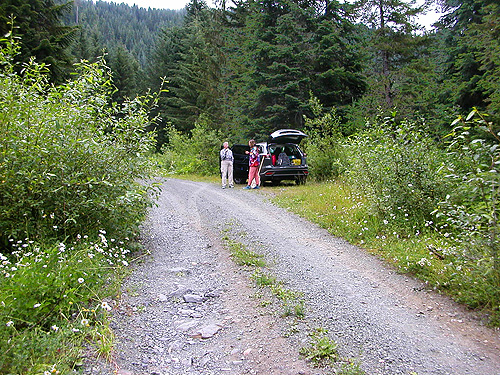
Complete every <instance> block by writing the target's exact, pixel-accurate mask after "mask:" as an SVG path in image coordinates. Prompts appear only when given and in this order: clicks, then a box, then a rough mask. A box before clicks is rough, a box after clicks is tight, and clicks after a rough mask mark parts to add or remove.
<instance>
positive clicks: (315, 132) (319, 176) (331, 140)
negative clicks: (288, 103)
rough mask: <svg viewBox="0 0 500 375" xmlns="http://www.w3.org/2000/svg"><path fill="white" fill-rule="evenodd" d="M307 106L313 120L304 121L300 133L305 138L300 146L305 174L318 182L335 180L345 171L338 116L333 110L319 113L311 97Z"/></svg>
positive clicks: (321, 110) (321, 108)
mask: <svg viewBox="0 0 500 375" xmlns="http://www.w3.org/2000/svg"><path fill="white" fill-rule="evenodd" d="M309 105H310V107H311V109H312V112H313V115H314V118H312V119H311V118H307V117H306V118H305V130H304V131H305V132H306V134H307V135H308V138H306V139H305V140H304V141H303V143H302V147H303V149H304V151H305V152H306V154H307V164H308V166H309V172H310V174H311V176H312V177H313V178H314V179H316V180H318V181H324V180H329V179H334V178H337V177H338V176H340V175H341V174H342V173H343V172H344V169H345V167H344V164H345V161H344V160H343V159H344V155H345V152H344V151H343V149H342V139H343V135H342V130H343V129H342V125H341V120H340V117H339V116H337V114H336V111H335V110H332V111H331V112H330V113H326V114H323V106H322V105H321V103H320V102H319V100H318V99H316V98H314V97H313V98H311V99H310V101H309Z"/></svg>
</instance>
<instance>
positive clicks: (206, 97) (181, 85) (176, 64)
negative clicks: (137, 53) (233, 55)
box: [152, 0, 224, 131]
mask: <svg viewBox="0 0 500 375" xmlns="http://www.w3.org/2000/svg"><path fill="white" fill-rule="evenodd" d="M221 34H222V32H221V30H220V24H219V23H218V21H217V18H216V16H215V11H214V10H212V9H208V7H207V5H206V3H204V2H203V1H198V0H193V1H192V2H191V3H190V4H189V5H188V7H187V16H186V21H185V24H184V25H183V26H182V27H179V28H172V29H169V30H165V31H164V33H163V35H162V37H161V40H160V41H159V43H158V45H157V48H156V53H155V59H154V64H153V66H152V70H153V71H154V72H155V77H156V85H159V83H160V77H165V78H166V87H165V88H166V89H167V90H168V92H166V93H165V95H164V97H163V98H162V99H161V101H160V103H159V108H158V110H159V114H160V116H161V118H162V119H163V122H162V125H161V126H165V125H166V123H172V124H173V125H174V126H175V127H176V128H177V129H179V130H181V131H189V130H191V129H192V128H193V127H194V124H195V122H196V120H197V119H198V118H199V117H200V116H201V115H202V114H203V115H205V117H206V118H207V119H208V120H209V121H210V122H212V123H213V124H215V125H214V126H218V125H217V124H220V122H221V106H220V103H219V99H220V95H221V94H220V91H219V88H220V79H221V69H222V66H223V65H224V63H223V60H224V56H223V54H222V53H221V44H222V43H223V42H222V39H221Z"/></svg>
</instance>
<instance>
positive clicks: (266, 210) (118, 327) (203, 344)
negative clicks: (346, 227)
mask: <svg viewBox="0 0 500 375" xmlns="http://www.w3.org/2000/svg"><path fill="white" fill-rule="evenodd" d="M162 183H163V184H162V193H161V195H160V197H159V200H158V202H157V203H158V205H157V207H154V208H152V209H151V212H150V215H149V218H148V220H147V221H146V223H145V224H144V226H143V234H142V242H143V243H144V245H145V247H146V249H147V250H148V251H149V252H150V255H148V256H146V257H144V258H143V261H142V262H140V263H138V264H136V265H135V267H134V268H133V272H132V274H131V275H130V276H129V277H128V278H127V280H126V281H125V283H124V285H123V293H122V296H121V298H120V300H119V302H118V303H116V304H115V307H114V310H113V319H112V323H111V327H112V328H113V330H114V332H115V335H116V348H115V349H116V350H115V353H114V356H113V361H112V362H113V364H112V366H111V365H109V364H105V363H103V362H99V361H95V360H90V359H89V361H88V362H87V364H86V366H85V370H84V372H85V373H91V374H110V373H112V372H111V371H114V372H115V373H117V374H120V375H132V374H133V375H138V374H157V375H160V374H161V375H164V374H174V375H175V374H204V375H210V374H214V375H215V374H231V375H238V374H263V375H269V374H310V375H312V374H331V373H332V370H331V369H325V368H317V367H312V366H311V365H310V364H308V363H306V362H305V361H304V360H303V359H302V358H301V357H300V355H299V349H300V348H301V347H303V346H306V344H307V342H308V340H309V337H308V333H309V332H311V330H313V329H315V328H322V329H325V330H326V331H327V332H328V336H329V337H330V338H331V339H332V340H334V341H335V342H337V343H338V350H339V352H340V355H341V356H342V357H343V358H351V359H353V360H355V361H356V362H358V363H359V365H360V368H361V369H362V370H364V371H365V373H366V374H368V375H372V374H387V375H389V374H390V375H393V374H408V375H409V374H418V375H426V374H435V375H438V374H439V375H443V374H453V375H460V374H484V375H500V337H499V331H498V330H494V329H491V328H487V327H484V326H482V325H481V324H480V321H479V319H477V318H476V317H475V315H474V314H473V313H471V312H469V311H467V310H466V309H465V308H463V307H461V306H459V305H457V304H455V303H453V302H451V301H450V300H449V299H448V298H446V297H443V296H441V295H439V294H436V293H434V292H432V291H429V290H428V288H426V286H425V284H423V283H421V282H419V281H417V280H414V279H412V278H410V277H407V276H404V275H400V274H397V273H396V272H395V271H394V270H393V269H391V268H390V267H388V266H387V265H384V264H383V263H382V262H381V261H379V260H378V259H377V258H375V257H373V256H371V255H368V254H366V252H364V251H363V250H362V249H359V248H357V247H355V246H352V245H349V244H348V243H346V242H345V241H343V240H341V239H338V238H335V237H333V236H331V235H329V234H328V233H327V232H326V231H325V230H323V229H321V228H319V227H317V226H316V225H313V224H311V223H309V222H307V221H305V220H303V219H301V218H299V217H297V216H296V215H294V214H292V213H289V212H287V211H286V210H284V209H282V208H278V207H276V206H274V205H272V204H271V203H270V202H269V201H268V198H267V195H266V194H265V192H262V191H255V190H250V191H245V190H242V189H241V187H238V186H237V187H236V188H235V189H224V190H223V189H221V188H220V186H218V185H215V184H209V183H202V182H192V181H184V180H177V179H166V180H162ZM227 238H230V239H233V240H234V241H236V242H238V243H242V244H244V245H245V246H246V247H247V248H248V249H250V250H252V251H254V252H256V253H259V254H262V255H263V256H264V259H265V261H266V264H267V269H266V272H267V273H269V274H271V275H273V276H274V277H276V279H277V280H279V281H281V282H283V285H285V286H286V288H287V289H289V290H292V291H294V292H296V293H300V295H301V299H302V300H303V301H304V311H305V316H304V318H303V319H296V318H294V317H285V316H282V315H281V314H280V313H279V312H277V311H276V310H277V308H276V307H275V308H273V307H272V306H267V302H266V303H264V301H265V298H267V297H265V296H264V297H263V296H262V293H261V292H260V291H259V289H257V288H256V287H255V286H254V285H255V283H254V282H253V281H252V280H251V278H250V277H249V276H250V275H251V273H252V271H251V270H248V269H245V268H244V267H239V266H237V265H235V263H234V262H233V261H232V260H231V257H230V251H229V250H228V249H227V246H225V245H224V239H227Z"/></svg>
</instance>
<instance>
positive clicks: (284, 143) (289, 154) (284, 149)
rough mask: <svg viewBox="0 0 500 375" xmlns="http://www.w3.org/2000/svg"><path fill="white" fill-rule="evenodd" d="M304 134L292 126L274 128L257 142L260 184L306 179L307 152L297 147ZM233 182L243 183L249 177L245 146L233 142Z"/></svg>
mask: <svg viewBox="0 0 500 375" xmlns="http://www.w3.org/2000/svg"><path fill="white" fill-rule="evenodd" d="M305 137H307V135H306V134H304V133H303V132H301V131H299V130H294V129H281V130H277V131H275V132H274V133H272V134H271V135H270V136H269V139H268V141H267V142H260V143H257V147H259V154H260V157H261V164H262V166H261V169H260V179H261V184H264V183H266V182H270V183H272V184H273V185H277V184H279V183H280V182H281V181H283V180H292V181H295V182H296V183H297V184H304V183H305V182H306V179H307V176H308V174H309V170H308V167H307V160H306V155H305V154H304V153H303V152H302V150H301V149H300V147H299V145H298V144H299V143H300V141H301V140H302V139H304V138H305ZM231 150H232V151H233V157H234V163H233V176H234V182H235V183H237V184H244V183H245V182H246V181H247V178H248V155H247V154H246V153H245V151H249V150H250V148H249V147H248V145H239V144H236V145H233V147H231Z"/></svg>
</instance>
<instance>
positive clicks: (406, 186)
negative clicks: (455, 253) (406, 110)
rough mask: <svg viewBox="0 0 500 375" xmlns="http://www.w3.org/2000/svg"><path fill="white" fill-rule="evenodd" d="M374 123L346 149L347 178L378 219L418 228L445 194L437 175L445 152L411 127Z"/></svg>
mask: <svg viewBox="0 0 500 375" xmlns="http://www.w3.org/2000/svg"><path fill="white" fill-rule="evenodd" d="M376 125H377V126H376V127H375V126H371V127H370V128H369V129H368V130H366V131H365V132H362V133H360V134H358V135H357V136H356V137H355V138H354V139H353V142H352V144H351V145H350V146H349V148H350V158H349V161H350V166H349V170H348V177H349V180H350V182H351V183H353V184H354V185H356V186H357V187H358V188H359V189H360V190H361V191H364V193H365V195H366V197H367V199H368V201H369V203H370V207H371V210H372V212H373V213H374V214H375V215H377V216H378V217H379V219H380V220H381V221H382V220H384V221H385V222H392V223H394V224H395V225H396V226H398V227H399V228H404V227H406V228H411V229H412V230H413V231H414V230H415V229H422V228H423V227H424V226H425V223H426V222H427V221H429V220H431V218H432V215H431V213H432V212H433V210H435V209H436V207H437V203H438V202H439V201H440V200H441V199H443V197H444V196H445V195H446V192H447V188H448V184H447V181H446V180H445V179H444V178H443V176H442V175H440V174H438V173H437V171H438V170H439V168H440V166H441V165H442V163H443V161H444V160H446V153H445V152H444V151H443V150H442V149H441V148H440V147H439V145H437V144H436V143H435V141H434V140H433V139H431V138H430V137H429V136H428V135H427V134H426V132H425V131H424V130H422V128H421V127H419V126H418V125H417V124H415V123H412V122H408V121H403V122H402V123H400V124H395V123H394V122H393V120H392V118H388V119H385V121H384V122H383V123H382V124H376Z"/></svg>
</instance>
